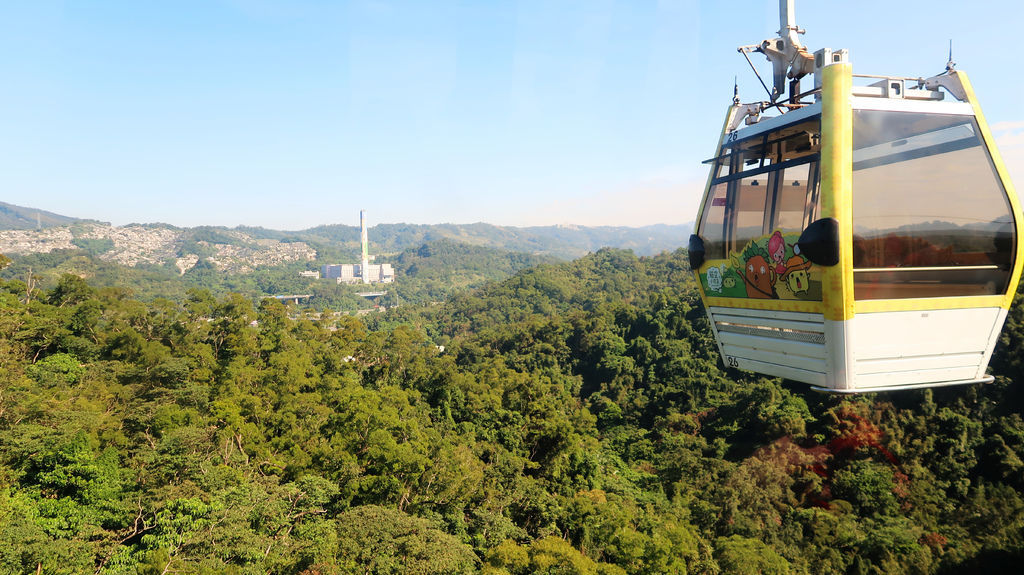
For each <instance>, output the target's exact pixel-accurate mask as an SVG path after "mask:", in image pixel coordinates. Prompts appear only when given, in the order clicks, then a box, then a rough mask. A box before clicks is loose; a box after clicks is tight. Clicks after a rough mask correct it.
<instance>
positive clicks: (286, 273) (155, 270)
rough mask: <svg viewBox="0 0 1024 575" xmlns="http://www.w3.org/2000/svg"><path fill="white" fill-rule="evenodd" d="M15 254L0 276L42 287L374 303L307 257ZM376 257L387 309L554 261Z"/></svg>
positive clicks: (344, 306) (440, 250) (477, 254)
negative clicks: (81, 284)
mask: <svg viewBox="0 0 1024 575" xmlns="http://www.w3.org/2000/svg"><path fill="white" fill-rule="evenodd" d="M203 230H204V229H203V228H195V229H193V230H191V232H190V233H191V237H193V238H197V237H205V238H207V239H209V240H211V241H212V239H213V237H214V236H211V235H210V234H208V233H206V234H205V235H204V236H200V235H199V232H200V231H203ZM207 231H208V230H207ZM194 241H206V240H194ZM12 259H13V260H14V261H13V262H12V263H11V264H10V265H8V266H7V267H6V268H5V269H3V270H0V278H7V279H18V280H20V281H25V280H26V279H27V278H28V276H29V274H31V276H32V277H33V278H34V281H35V282H36V283H37V285H38V287H39V288H41V289H44V290H49V289H52V288H53V287H54V286H56V285H57V282H58V281H59V280H60V278H61V276H62V275H63V274H72V275H76V276H79V277H83V278H86V279H87V281H88V282H89V284H90V285H92V286H93V287H119V288H123V289H127V290H129V291H130V293H131V295H132V296H133V297H135V298H137V299H140V300H144V301H152V300H153V299H156V298H164V299H169V300H172V301H176V302H181V301H184V300H185V299H186V297H187V294H188V291H189V290H193V289H200V290H207V291H209V292H210V293H211V294H212V295H213V296H214V297H225V296H227V295H228V294H229V293H239V294H242V295H243V296H245V297H247V298H250V299H258V298H260V297H266V296H273V295H283V294H310V295H312V297H311V298H310V299H309V300H307V301H304V302H303V303H304V305H305V306H308V307H310V308H313V309H317V310H323V309H330V310H332V311H342V312H351V311H355V310H358V309H360V308H370V307H373V305H374V302H373V301H370V300H367V299H365V298H362V297H359V296H358V295H356V293H357V292H359V291H363V290H364V289H365V288H364V286H362V285H357V286H348V285H338V284H337V283H335V282H334V281H329V280H321V279H311V278H303V277H300V276H299V272H301V271H303V270H306V269H309V268H310V267H316V266H313V265H311V264H310V263H309V262H305V261H299V262H291V263H285V264H279V265H275V266H269V267H260V268H257V269H253V270H250V271H248V272H246V273H225V272H224V271H223V270H219V269H217V268H216V267H215V266H214V265H212V264H210V263H208V262H206V261H203V260H200V261H199V262H198V263H196V264H195V265H194V266H193V267H192V268H190V269H189V270H188V271H185V272H183V273H180V272H179V270H178V269H177V268H174V267H173V266H156V265H149V266H144V265H138V266H134V267H129V266H124V265H119V264H117V263H114V262H110V261H105V260H103V259H100V258H98V257H96V254H94V253H90V252H89V251H88V250H86V249H74V250H54V251H53V252H50V253H45V254H29V255H22V256H18V257H16V258H12ZM381 261H390V262H393V265H394V269H395V271H396V273H397V274H398V276H397V281H396V283H394V284H391V285H388V286H386V290H387V291H388V295H387V296H386V297H384V298H382V299H381V300H380V302H379V303H380V304H382V305H386V306H387V307H392V306H394V305H415V304H427V303H431V302H436V301H441V300H444V299H445V298H447V297H448V296H449V295H452V294H454V293H456V292H459V291H463V290H466V289H468V288H475V287H479V286H482V285H483V284H485V283H487V282H489V281H498V280H503V279H505V278H508V277H509V276H511V275H513V274H514V273H516V272H518V271H519V270H522V269H526V268H529V267H532V266H534V265H537V264H540V263H544V262H553V261H557V260H555V259H554V258H552V257H546V256H536V255H531V254H525V253H517V252H508V251H504V250H499V249H496V248H485V247H479V246H471V245H467V244H460V243H457V242H452V241H449V240H438V241H435V242H429V243H425V244H421V245H419V246H416V247H414V248H409V249H407V250H405V251H403V252H401V253H399V254H397V255H395V256H393V257H391V258H388V259H382V260H381Z"/></svg>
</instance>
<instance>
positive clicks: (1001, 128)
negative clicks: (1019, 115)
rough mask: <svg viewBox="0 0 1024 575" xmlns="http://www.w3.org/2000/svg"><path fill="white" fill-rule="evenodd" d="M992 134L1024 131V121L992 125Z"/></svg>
mask: <svg viewBox="0 0 1024 575" xmlns="http://www.w3.org/2000/svg"><path fill="white" fill-rule="evenodd" d="M991 127H992V131H993V132H1012V131H1016V130H1024V120H1015V121H1005V122H996V123H995V124H992V126H991Z"/></svg>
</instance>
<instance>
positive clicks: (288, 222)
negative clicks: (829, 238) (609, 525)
mask: <svg viewBox="0 0 1024 575" xmlns="http://www.w3.org/2000/svg"><path fill="white" fill-rule="evenodd" d="M777 10H778V3H777V2H775V1H773V0H758V1H746V0H738V1H736V2H729V3H726V2H715V1H703V0H702V1H661V2H639V1H632V2H611V1H602V0H586V1H579V2H575V1H557V2H556V1H539V2H499V1H493V2H491V1H462V2H446V1H436V2H434V1H432V2H391V1H355V2H326V1H312V0H298V1H292V2H271V1H265V0H205V1H188V0H180V1H175V2H138V1H133V2H129V1H124V2H115V1H109V2H101V1H96V2H51V1H47V0H34V1H33V2H14V1H11V0H8V1H5V2H0V70H2V74H3V77H2V80H0V200H3V201H7V202H10V203H14V204H19V205H27V206H33V207H38V208H42V209H46V210H50V211H55V212H58V213H62V214H67V215H72V216H77V217H86V218H95V219H99V220H104V221H110V222H112V223H114V224H119V225H120V224H126V223H129V222H166V223H171V224H175V225H179V226H194V225H228V226H234V225H239V224H244V225H259V226H264V227H269V228H276V229H301V228H306V227H310V226H314V225H318V224H328V223H344V224H348V225H355V224H356V223H357V222H358V210H360V209H366V210H368V213H369V217H370V221H371V224H373V223H382V222H388V223H397V222H409V223H442V222H452V223H469V222H478V221H484V222H488V223H494V224H501V225H516V226H525V225H549V224H561V223H566V224H581V225H631V226H637V225H646V224H655V223H671V224H677V223H686V222H690V221H692V220H693V218H694V215H695V211H696V205H697V202H698V199H699V196H700V194H701V191H702V190H701V188H702V187H703V182H704V179H705V176H706V172H705V168H704V166H702V165H701V164H700V162H701V160H703V159H705V158H707V157H709V156H710V155H711V154H712V153H713V148H714V142H715V141H716V138H717V135H718V130H719V129H720V126H721V121H722V118H723V115H724V113H725V108H726V106H727V105H728V104H729V102H730V100H731V97H732V83H733V77H734V76H736V77H738V79H739V84H740V94H741V97H743V98H744V100H745V101H755V100H760V99H763V90H762V89H761V87H760V85H759V84H758V83H757V80H756V78H755V77H754V76H753V74H752V73H751V72H750V71H749V68H748V67H747V64H746V62H745V61H744V60H743V58H742V56H740V55H739V54H737V53H736V47H737V46H739V45H741V44H753V43H756V42H759V41H761V40H762V39H765V38H768V37H771V36H772V35H773V33H774V32H775V31H776V30H777V29H778V14H777ZM796 16H797V23H798V24H799V25H800V26H801V27H803V28H805V29H807V30H808V32H807V34H806V35H805V36H804V41H805V43H806V44H807V45H808V46H809V47H810V48H811V49H812V50H814V49H817V48H820V47H824V46H828V47H832V48H848V49H849V50H850V57H851V61H852V62H853V65H854V71H855V72H856V73H869V74H893V75H907V76H918V75H922V76H927V75H932V74H936V73H939V72H941V71H942V69H943V66H944V64H945V61H946V50H947V45H948V41H949V39H952V40H953V50H954V59H955V60H956V61H957V63H958V67H959V68H960V69H962V70H964V71H966V72H967V73H968V74H969V75H970V78H971V80H972V82H973V84H974V86H975V89H976V91H977V93H978V95H979V99H980V100H981V104H982V107H983V109H984V111H985V114H986V117H987V118H988V120H989V123H990V124H992V125H993V127H994V130H995V132H996V136H997V139H998V140H999V142H1000V146H1001V151H1002V152H1003V155H1004V156H1005V158H1006V160H1007V163H1008V164H1009V166H1010V170H1011V174H1012V175H1014V176H1015V177H1016V179H1017V181H1018V182H1024V107H1022V106H1021V105H1020V102H1019V99H1020V97H1021V95H1022V94H1024V79H1022V78H1024V72H1022V68H1024V65H1022V64H1021V63H1020V61H1019V60H1020V58H1019V56H1017V55H1016V54H1015V52H1016V50H1015V49H1014V46H1015V45H1016V40H1017V39H1019V38H1020V36H1021V34H1022V31H1024V10H1021V9H1020V8H1019V6H1018V5H1017V4H1016V3H1015V2H1012V3H1011V2H1008V1H1007V2H997V1H993V2H976V3H965V2H936V1H931V2H925V1H917V0H904V1H901V2H892V1H889V2H882V1H876V0H862V1H859V2H822V1H820V0H819V1H815V2H811V1H807V0H804V1H800V0H798V1H797V8H796ZM754 61H755V63H756V64H758V65H759V66H760V70H761V72H762V74H765V75H767V74H768V67H767V62H765V61H764V59H763V57H761V56H759V55H754ZM1020 185H1021V186H1024V183H1021V184H1020Z"/></svg>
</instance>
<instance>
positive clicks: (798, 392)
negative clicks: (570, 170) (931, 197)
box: [0, 250, 1024, 575]
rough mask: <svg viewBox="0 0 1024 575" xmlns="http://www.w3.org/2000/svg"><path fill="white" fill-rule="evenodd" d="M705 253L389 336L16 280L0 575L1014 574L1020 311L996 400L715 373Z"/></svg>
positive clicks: (2, 287)
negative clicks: (702, 290) (813, 386)
mask: <svg viewBox="0 0 1024 575" xmlns="http://www.w3.org/2000/svg"><path fill="white" fill-rule="evenodd" d="M410 258H413V256H410ZM685 261H686V257H685V253H683V252H682V251H679V252H675V253H671V254H662V255H659V256H655V257H646V258H638V257H636V256H634V255H633V254H632V253H630V252H625V251H619V250H601V251H599V252H597V253H594V254H591V255H588V256H586V257H584V258H581V259H579V260H576V261H574V262H571V263H565V264H543V265H539V266H536V267H532V268H530V269H527V270H524V271H520V272H519V273H517V274H516V275H515V276H513V277H512V278H510V279H507V280H505V281H502V282H498V283H489V284H487V285H486V286H484V287H483V288H481V289H478V290H476V291H474V292H471V293H466V294H462V295H456V296H455V297H453V298H451V299H450V300H449V301H447V302H446V303H443V304H441V305H432V306H424V307H413V306H403V307H401V308H399V309H398V310H396V311H395V312H394V313H392V312H389V313H388V314H381V315H380V316H374V318H373V319H372V321H371V322H370V323H363V322H361V321H360V320H359V319H356V318H353V317H340V318H337V319H336V320H334V321H333V322H323V321H313V319H312V317H307V318H299V319H292V318H290V317H289V313H288V310H287V309H286V308H285V307H284V306H282V305H281V304H280V303H278V302H276V301H273V300H264V301H263V302H261V303H260V304H259V305H258V306H254V304H253V303H252V300H250V299H247V298H245V297H242V296H238V295H224V296H220V297H215V296H213V295H211V294H210V293H209V292H208V291H204V290H192V291H190V292H189V293H188V295H187V297H185V298H184V299H183V300H182V301H181V302H180V303H176V302H172V301H170V300H166V299H159V298H158V299H154V300H152V301H148V302H142V301H139V300H136V299H134V298H133V297H130V296H129V295H128V294H127V293H126V292H125V291H124V290H123V289H118V288H116V287H101V288H97V287H94V286H91V285H89V284H88V283H87V282H85V281H83V280H81V279H80V278H78V277H77V276H73V275H65V276H63V277H62V278H60V280H59V281H58V282H57V283H56V284H55V285H54V286H53V287H51V288H49V289H45V290H42V289H33V288H32V287H31V286H28V285H26V283H25V282H24V281H21V280H19V279H9V280H6V281H3V282H0V573H34V572H37V570H38V571H40V572H42V573H47V574H50V573H89V572H97V573H131V574H134V573H145V574H149V573H172V572H173V573H305V574H309V575H312V574H329V573H330V574H342V573H344V574H349V573H353V574H354V573H359V574H392V573H394V574H398V573H424V574H425V573H450V574H461V573H488V574H492V575H498V574H505V575H526V574H532V573H544V574H603V575H610V574H624V573H628V574H656V573H691V574H692V573H705V574H732V573H738V574H756V573H765V574H768V573H771V574H787V573H788V574H817V573H838V574H869V573H922V574H923V573H965V572H988V573H999V572H1004V573H1014V572H1017V571H1018V566H1019V564H1020V563H1021V559H1022V558H1024V557H1022V555H1024V548H1022V545H1024V538H1022V536H1024V531H1022V529H1024V497H1022V495H1021V489H1022V488H1024V420H1022V419H1021V386H1022V385H1024V363H1022V360H1021V357H1020V356H1019V351H1018V350H1019V349H1020V344H1021V343H1022V340H1024V308H1022V307H1021V306H1020V305H1017V306H1016V307H1015V308H1014V309H1013V310H1012V313H1011V315H1010V318H1009V321H1008V326H1007V328H1006V330H1005V332H1004V337H1003V339H1002V341H1001V343H1000V347H999V349H998V350H997V354H996V357H995V358H994V360H993V370H994V372H995V373H996V382H995V383H994V384H992V385H988V386H974V387H963V388H955V389H940V390H935V391H929V390H925V391H918V392H904V393H901V394H889V395H871V396H864V397H853V398H847V397H837V396H828V395H817V394H813V393H810V392H808V391H807V389H806V387H805V386H803V385H798V384H793V385H789V384H786V383H784V382H781V381H779V380H776V379H768V378H763V377H756V376H753V375H750V374H745V373H742V372H737V371H731V370H725V369H724V368H722V367H721V366H720V364H719V360H718V357H717V352H716V350H715V346H714V343H713V340H712V338H711V334H710V331H709V327H708V325H707V322H706V319H705V316H704V311H703V309H702V308H701V305H700V302H699V299H698V298H697V297H696V292H695V289H694V287H693V282H692V277H691V275H690V274H689V272H688V268H687V265H686V263H685Z"/></svg>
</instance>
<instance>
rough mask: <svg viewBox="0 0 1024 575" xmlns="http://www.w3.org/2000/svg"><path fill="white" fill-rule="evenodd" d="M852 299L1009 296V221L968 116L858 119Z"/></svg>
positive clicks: (863, 113)
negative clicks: (1006, 294) (1007, 289)
mask: <svg viewBox="0 0 1024 575" xmlns="http://www.w3.org/2000/svg"><path fill="white" fill-rule="evenodd" d="M853 126H854V132H853V133H854V136H853V148H854V149H853V224H854V226H853V227H854V230H853V232H854V239H853V267H854V297H855V298H856V299H859V300H867V299H897V298H921V297H944V296H972V295H994V294H1002V293H1005V290H1006V286H1007V283H1008V281H1009V279H1010V268H1011V264H1012V262H1013V257H1014V254H1013V246H1014V244H1015V237H1014V235H1015V231H1014V229H1015V228H1014V219H1013V213H1012V210H1011V207H1010V203H1009V200H1008V198H1007V196H1006V192H1005V190H1004V189H1003V187H1002V185H1001V184H1000V182H999V179H998V177H997V174H996V172H995V168H994V167H993V164H992V161H991V158H990V157H989V155H988V153H987V152H986V149H985V147H984V146H983V145H982V142H981V140H980V137H979V133H978V126H977V123H976V122H975V121H974V118H972V117H970V116H952V115H939V114H921V113H910V112H885V111H872V110H858V111H855V112H854V125H853Z"/></svg>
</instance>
